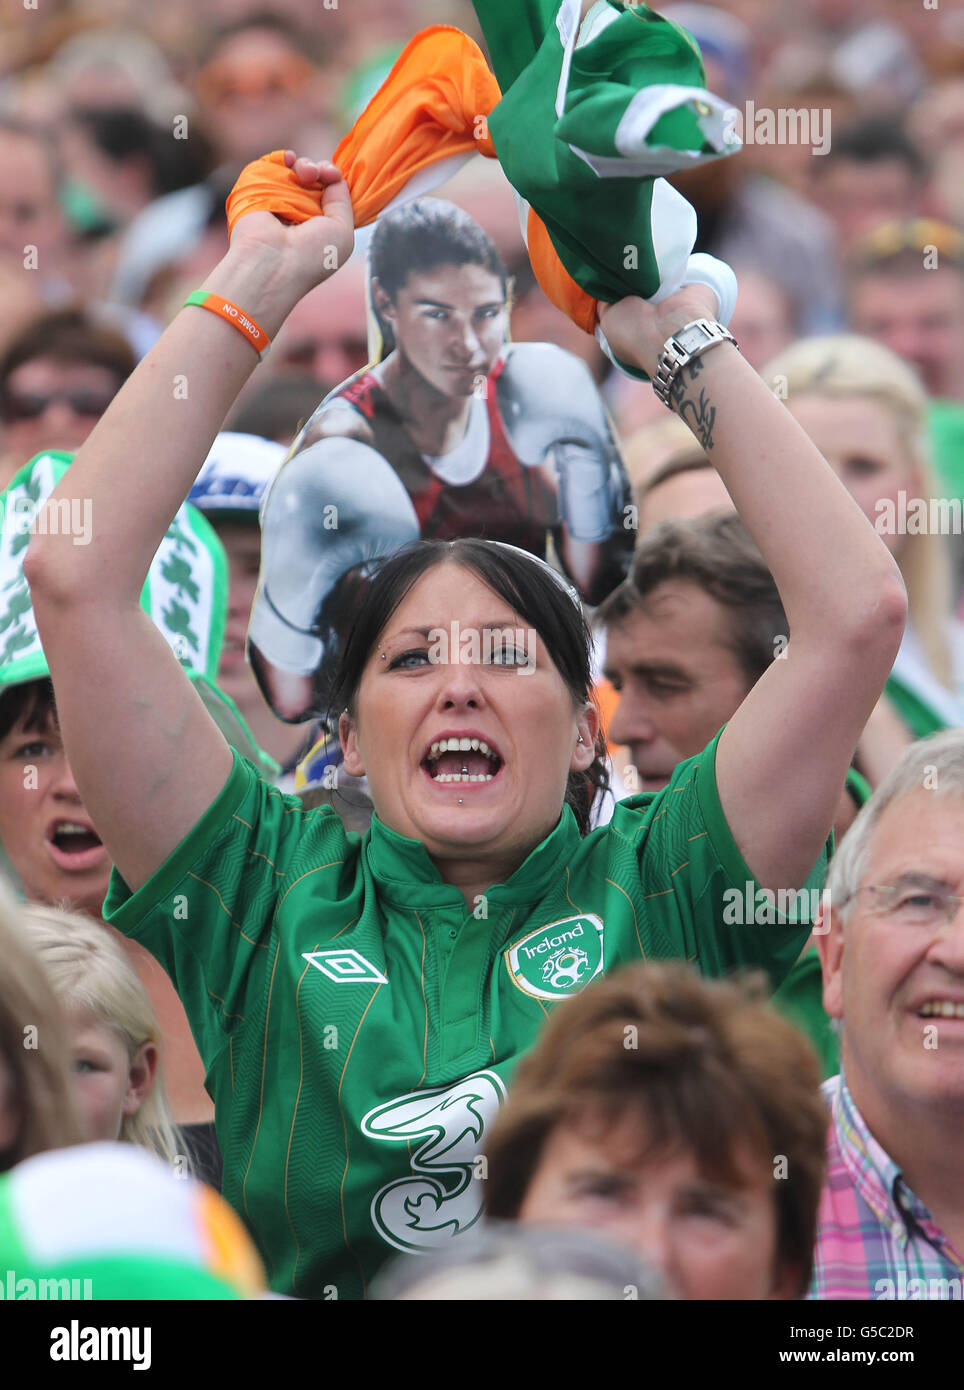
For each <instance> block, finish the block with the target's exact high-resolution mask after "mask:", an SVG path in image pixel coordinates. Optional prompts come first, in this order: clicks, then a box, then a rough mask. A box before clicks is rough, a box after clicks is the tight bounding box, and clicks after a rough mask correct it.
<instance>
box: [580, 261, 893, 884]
mask: <svg viewBox="0 0 964 1390" xmlns="http://www.w3.org/2000/svg"><path fill="white" fill-rule="evenodd" d="M714 310H715V304H714V303H713V296H712V294H711V292H709V291H707V290H705V289H704V288H703V287H701V286H691V287H689V288H688V289H684V290H681V291H679V293H678V294H676V295H673V296H672V297H671V298H669V299H667V300H665V301H664V303H663V304H661V305H659V306H658V307H654V306H652V305H649V304H646V303H644V302H643V300H641V299H626V300H623V301H622V302H621V303H620V304H617V305H612V306H610V307H609V308H607V309H604V310H603V311H602V314H601V322H602V326H603V331H604V332H605V334H606V337H607V339H608V341H609V343H610V345H611V346H612V347H613V348H614V350H615V351H616V353H617V355H619V356H623V354H625V360H627V361H633V362H635V363H638V364H639V365H640V366H641V367H642V368H643V369H644V370H645V371H647V372H648V373H649V374H650V375H652V374H653V373H654V371H655V368H656V362H657V358H658V355H659V352H660V350H661V348H662V345H663V343H664V342H665V341H666V339H667V338H669V337H670V336H671V335H672V334H673V333H675V332H678V331H679V330H680V329H681V328H682V327H683V325H684V324H686V323H689V322H690V321H692V320H693V319H695V318H712V317H713V316H714ZM676 385H677V387H678V389H677V390H676V392H675V393H674V408H675V409H676V411H677V413H678V414H679V415H680V417H681V418H682V419H683V420H684V421H685V422H686V424H687V425H688V426H689V427H690V429H691V430H692V431H693V433H694V435H695V436H696V438H697V440H698V441H699V443H700V444H701V446H702V447H703V448H704V449H705V450H706V452H707V453H708V455H709V458H710V460H711V462H712V463H713V464H714V465H715V467H716V469H717V471H718V472H719V474H720V476H721V478H722V479H723V481H724V483H725V484H726V486H727V489H728V491H729V493H730V495H731V497H732V498H733V501H734V503H735V504H736V507H737V510H738V511H739V513H740V515H741V516H742V518H743V520H744V521H745V522H746V525H747V528H748V529H749V531H750V533H751V534H752V536H753V538H754V540H755V541H756V543H757V545H758V546H759V548H760V551H761V553H762V555H763V558H764V559H765V560H766V562H767V565H768V566H769V568H770V571H771V573H772V575H773V578H774V580H775V581H776V585H777V588H778V589H779V592H780V597H781V599H782V600H783V607H784V611H785V612H786V615H787V623H788V626H789V629H790V631H789V634H788V636H789V639H790V640H789V644H788V646H787V647H786V650H785V652H784V653H783V654H782V656H780V657H778V659H777V660H775V661H773V662H772V664H771V665H770V667H769V668H768V669H767V671H766V673H765V674H764V675H763V676H762V677H761V678H760V680H758V681H757V683H756V685H755V686H754V687H753V689H752V690H751V691H750V693H749V695H747V697H746V699H745V700H744V701H743V703H742V705H741V706H740V708H739V709H738V710H737V712H736V714H734V716H733V718H732V719H731V720H730V722H729V724H728V725H727V728H726V730H725V732H724V733H723V736H722V738H721V739H720V742H719V747H718V751H717V765H716V773H717V785H718V789H719V794H720V800H721V803H722V806H723V810H724V812H725V814H726V818H727V822H728V824H729V826H730V830H731V832H732V834H733V837H734V839H735V840H736V842H737V844H738V846H739V847H740V850H741V852H742V854H743V858H744V859H745V861H746V863H747V865H748V867H749V868H750V870H751V871H752V872H753V874H754V876H755V877H756V879H757V881H758V882H759V883H760V884H761V885H762V886H763V887H766V888H772V889H780V888H785V889H795V888H798V887H800V886H801V884H802V883H803V882H804V880H805V878H806V876H807V874H808V873H809V871H810V869H811V868H812V867H813V864H814V862H815V861H816V859H817V857H818V855H819V852H820V848H821V845H822V843H823V841H824V840H825V839H826V837H827V835H828V834H829V832H830V828H831V826H832V824H833V820H834V811H835V808H836V806H837V803H838V801H839V798H840V792H841V788H842V786H843V782H844V778H845V776H846V772H847V768H848V766H849V764H850V760H851V758H852V757H853V753H854V749H855V747H856V745H857V741H858V739H859V738H860V736H861V732H862V730H863V728H864V725H865V723H866V722H867V719H868V718H869V716H870V714H871V712H872V710H873V709H874V706H875V705H876V703H877V700H878V698H879V696H880V693H881V691H882V690H883V687H884V683H885V681H886V680H887V677H888V675H889V674H890V669H891V666H892V665H893V661H894V658H895V656H896V654H897V649H898V647H899V645H900V639H901V635H902V633H903V628H904V619H905V616H906V595H905V593H904V587H903V581H902V579H901V576H900V571H899V570H898V568H897V565H896V563H895V562H894V560H893V558H892V556H891V555H890V553H889V552H888V550H887V548H886V546H885V545H884V544H883V542H882V541H881V540H880V538H879V537H878V536H877V534H876V533H875V531H874V529H873V527H872V526H871V525H870V523H869V522H868V521H867V519H866V518H865V517H864V515H863V513H862V512H861V511H860V509H859V507H858V506H857V504H856V503H855V502H854V500H853V498H852V497H851V496H850V494H849V493H848V492H847V490H846V488H845V487H844V486H843V484H842V483H841V482H840V481H839V480H838V479H837V477H836V475H835V474H834V472H833V470H832V469H831V468H830V466H829V465H828V464H827V462H826V461H825V459H824V458H823V456H822V455H821V454H820V453H819V452H818V451H817V449H816V447H815V446H814V445H813V444H812V443H811V441H810V440H809V438H808V437H807V435H806V434H805V433H804V431H803V430H802V429H801V427H800V426H799V425H798V424H797V422H796V421H795V420H794V419H793V417H792V416H791V414H790V412H789V411H788V410H787V409H786V407H785V406H784V405H783V404H782V403H781V402H780V401H779V400H778V399H777V398H776V397H775V396H774V395H773V394H772V393H771V391H770V390H769V388H768V387H767V386H766V385H765V383H764V382H763V381H762V380H761V378H760V377H759V376H758V375H757V373H756V372H755V371H754V370H753V368H752V367H751V366H750V365H749V363H748V362H746V361H745V360H744V358H743V357H741V355H740V353H739V351H738V350H737V349H736V348H735V347H734V346H732V344H729V343H723V344H719V345H716V346H714V347H712V348H710V349H709V350H708V351H706V352H705V353H704V354H703V356H701V357H699V358H697V359H695V360H694V361H693V362H692V363H691V364H690V366H689V367H684V368H683V370H682V373H681V377H680V378H677V383H676Z"/></svg>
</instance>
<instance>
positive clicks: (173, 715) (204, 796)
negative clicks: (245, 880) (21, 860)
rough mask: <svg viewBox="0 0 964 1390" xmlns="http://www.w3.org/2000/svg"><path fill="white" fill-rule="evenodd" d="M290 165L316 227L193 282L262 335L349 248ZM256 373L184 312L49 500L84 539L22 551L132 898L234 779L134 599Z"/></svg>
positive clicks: (238, 250) (275, 226)
mask: <svg viewBox="0 0 964 1390" xmlns="http://www.w3.org/2000/svg"><path fill="white" fill-rule="evenodd" d="M288 164H289V167H292V168H293V169H294V171H295V174H296V176H297V178H298V179H299V181H300V182H301V183H302V184H303V185H304V186H305V187H307V188H318V189H324V215H322V216H318V217H315V218H312V219H310V220H309V221H307V222H304V223H302V224H300V225H298V226H286V225H284V224H283V223H282V222H280V221H279V220H278V219H277V218H275V217H274V216H272V215H271V214H270V213H266V212H259V213H251V214H249V215H248V216H247V217H244V218H242V219H241V221H240V222H239V223H238V225H237V226H236V228H235V230H234V234H233V236H232V239H231V246H230V249H229V251H228V253H227V255H226V256H225V257H224V259H223V260H222V261H221V262H220V264H219V265H218V266H217V267H216V268H215V269H214V270H213V271H212V272H211V274H210V276H209V277H208V279H207V280H206V281H205V283H204V286H203V288H204V289H206V290H210V291H212V292H214V293H216V294H218V295H220V296H222V297H223V298H224V299H227V300H229V301H231V302H232V303H234V304H235V305H237V306H239V307H240V308H241V309H242V310H243V311H244V312H245V313H246V314H248V315H249V316H250V317H251V318H252V319H253V320H255V322H256V323H257V324H258V325H259V326H260V327H261V328H262V329H263V330H264V332H265V333H267V335H268V337H269V338H273V337H274V335H275V333H276V332H277V331H278V329H279V328H280V327H281V325H282V323H283V322H284V320H285V318H286V317H287V315H288V313H289V312H290V311H291V309H292V308H293V307H294V305H295V304H296V303H297V302H298V300H299V299H300V298H301V297H302V296H303V295H304V294H306V293H307V292H308V290H310V289H312V288H313V287H314V286H315V285H316V284H319V283H320V282H321V281H322V280H325V279H327V278H328V277H329V275H330V274H331V273H332V271H331V269H330V267H331V264H332V261H333V260H334V261H335V262H336V263H337V264H339V265H340V264H342V262H343V261H344V260H345V259H347V257H348V255H349V254H350V252H351V247H352V240H353V220H352V212H351V203H350V199H349V196H348V190H347V188H346V185H345V183H344V181H343V180H342V179H341V176H340V174H339V173H338V171H337V170H336V169H335V168H334V166H332V165H318V164H315V163H313V162H312V161H309V160H305V159H300V160H298V161H297V162H296V161H295V157H294V155H293V154H290V153H289V155H288ZM331 248H334V251H335V255H334V256H332V254H331ZM323 267H329V268H327V269H323ZM257 363H258V356H257V353H256V351H255V349H254V348H253V347H252V345H251V343H250V342H248V341H246V340H245V338H244V336H243V335H242V334H241V333H240V332H238V331H237V329H236V328H234V327H233V326H232V325H231V324H229V323H227V322H225V321H224V319H222V318H220V317H219V316H217V315H216V314H213V313H210V312H208V311H207V310H205V309H201V308H197V307H189V308H185V309H182V310H181V311H180V313H179V314H178V315H177V317H176V318H175V319H174V321H173V323H172V324H171V326H170V327H169V328H168V329H167V331H166V332H165V333H164V334H163V336H162V337H161V338H160V339H159V341H158V342H157V344H156V345H155V346H154V348H152V349H151V351H150V352H149V353H148V355H147V356H146V357H145V358H144V360H143V361H142V362H141V363H140V365H139V366H138V368H137V370H136V371H135V372H134V374H133V375H132V376H131V377H130V378H129V380H128V381H127V383H126V384H125V385H124V387H123V389H122V390H121V391H120V392H119V393H118V395H117V397H116V398H115V400H114V401H113V403H112V404H111V406H110V408H109V409H108V410H107V412H106V413H105V414H104V416H103V417H102V419H101V420H100V422H99V423H98V424H97V426H96V428H95V429H94V431H93V433H92V434H91V435H90V437H89V438H88V440H87V442H86V443H85V444H84V445H83V447H82V448H81V449H80V451H79V453H78V454H77V457H76V458H75V459H74V462H73V463H72V464H71V466H70V468H69V469H68V470H67V473H66V474H65V475H64V478H63V480H62V481H61V483H60V486H59V487H58V488H57V490H56V492H55V493H54V495H53V496H54V499H57V498H75V497H76V498H83V499H88V498H89V499H90V502H91V507H92V517H93V539H92V541H91V543H90V544H89V545H87V546H75V545H73V544H72V543H71V538H70V537H69V536H67V535H57V534H56V528H51V532H52V534H50V535H42V534H38V535H35V536H34V537H33V539H32V540H31V544H30V550H29V552H28V555H27V561H26V575H27V579H28V581H29V583H30V588H31V594H32V598H33V605H34V612H35V614H36V618H37V625H38V628H39V630H40V636H41V640H42V642H43V646H44V650H45V652H46V655H47V660H48V663H49V665H50V673H51V677H52V679H53V683H54V689H55V692H56V697H57V709H58V713H59V717H60V723H61V729H62V731H63V736H64V744H65V747H66V750H67V754H68V756H69V759H70V763H71V767H72V769H73V772H74V776H75V778H76V782H77V787H78V790H79V791H80V794H81V797H82V798H83V801H84V804H85V806H86V807H87V810H88V812H89V813H90V815H91V817H92V819H93V821H94V824H95V825H96V826H97V830H98V833H99V834H100V836H101V838H102V839H103V841H104V843H105V845H106V846H107V848H108V850H109V852H110V854H111V856H112V858H113V860H114V863H115V864H116V865H117V867H118V869H119V870H120V872H121V874H122V875H123V876H124V878H125V879H126V880H127V882H128V884H129V885H130V886H131V887H132V888H137V887H139V886H140V884H142V883H143V882H145V881H146V880H147V879H148V878H149V877H150V876H151V874H152V873H153V872H154V871H155V870H156V869H157V868H158V867H159V866H160V865H161V864H162V863H163V862H164V860H165V859H166V858H167V857H168V855H169V854H170V853H171V851H172V850H173V849H174V848H175V847H176V846H177V845H178V844H179V843H180V841H181V840H182V839H183V838H184V836H185V835H186V834H187V832H188V831H189V830H190V829H191V827H192V826H193V825H194V823H195V822H196V821H197V820H198V818H199V817H200V816H201V814H202V813H203V812H204V811H205V810H206V808H207V807H208V806H209V805H210V804H211V802H212V801H213V800H214V798H215V797H216V796H217V794H218V792H219V791H220V790H221V788H222V787H223V786H224V783H225V781H226V780H227V776H228V773H229V771H230V767H231V754H230V750H229V749H228V747H227V744H226V743H225V742H224V740H223V739H222V737H221V735H220V733H219V732H218V730H217V729H216V727H215V725H214V724H213V722H212V721H211V719H210V718H209V716H208V715H207V713H206V711H205V709H204V707H203V705H202V703H201V700H200V698H199V697H198V696H197V695H196V693H195V691H194V690H193V688H192V686H191V684H190V681H189V680H188V679H187V677H186V676H185V674H184V672H183V671H182V670H181V667H180V665H179V664H178V661H177V659H176V658H175V656H174V654H173V653H172V652H171V650H170V648H169V647H168V645H167V643H166V642H165V640H164V638H163V637H162V636H161V634H160V632H159V631H158V630H157V629H156V628H155V627H154V625H153V623H152V622H151V620H150V618H149V617H148V616H147V615H146V614H145V613H144V612H143V610H142V609H141V607H140V602H139V600H140V593H141V589H142V587H143V583H144V579H145V576H146V574H147V571H148V568H149V566H150V563H151V560H152V559H153V557H154V554H155V551H156V550H157V547H158V545H159V544H160V542H161V539H162V537H163V535H164V533H165V531H166V529H167V527H168V525H169V524H170V522H171V519H172V518H173V516H174V515H175V513H176V511H177V509H178V507H179V506H180V505H181V503H182V502H183V501H184V498H185V497H186V496H187V494H188V492H189V490H190V488H191V485H192V483H193V482H194V479H195V478H196V477H197V474H198V472H199V470H200V468H201V465H202V463H203V462H204V459H205V458H206V456H207V454H208V452H209V450H210V448H211V445H212V443H213V441H214V437H215V435H216V434H217V432H218V430H219V429H220V427H221V424H222V422H223V420H224V417H225V415H226V413H227V411H228V409H229V407H230V406H231V404H232V402H233V401H234V398H235V396H236V395H237V393H238V391H239V390H240V388H241V387H242V385H243V384H244V382H245V381H246V380H247V378H248V376H249V375H250V374H251V372H252V371H253V370H254V368H255V366H256V365H257ZM43 529H44V528H42V527H41V528H40V530H41V531H42V530H43Z"/></svg>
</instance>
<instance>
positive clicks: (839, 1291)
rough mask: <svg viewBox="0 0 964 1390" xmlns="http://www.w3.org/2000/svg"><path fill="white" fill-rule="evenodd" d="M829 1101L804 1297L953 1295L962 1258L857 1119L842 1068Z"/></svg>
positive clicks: (826, 1088)
mask: <svg viewBox="0 0 964 1390" xmlns="http://www.w3.org/2000/svg"><path fill="white" fill-rule="evenodd" d="M823 1093H824V1096H825V1097H826V1098H827V1100H828V1102H829V1104H830V1112H831V1124H830V1131H829V1135H828V1139H827V1158H828V1166H827V1178H826V1182H825V1184H824V1189H823V1192H822V1193H821V1197H820V1211H819V1214H818V1218H817V1244H816V1248H815V1250H814V1258H813V1278H812V1280H811V1283H810V1291H809V1293H808V1295H807V1297H808V1298H821V1299H822V1298H832V1299H849V1298H862V1299H881V1298H890V1299H922V1298H958V1299H959V1298H961V1296H962V1292H964V1289H962V1283H964V1281H962V1275H964V1260H962V1259H961V1257H960V1255H958V1253H957V1251H956V1250H955V1249H954V1247H953V1246H952V1245H951V1243H950V1241H949V1240H948V1238H947V1236H945V1235H944V1234H943V1232H942V1231H941V1230H939V1228H938V1227H937V1226H936V1225H935V1223H934V1218H933V1217H932V1216H931V1214H930V1212H929V1211H928V1210H927V1208H926V1207H925V1206H924V1203H923V1202H922V1201H921V1200H920V1198H918V1197H915V1196H914V1194H913V1192H911V1190H910V1188H909V1187H908V1186H907V1184H906V1183H905V1182H904V1179H903V1177H902V1176H901V1172H900V1169H899V1168H898V1167H897V1164H896V1163H894V1161H893V1159H891V1158H888V1156H887V1154H885V1153H884V1151H883V1149H882V1148H881V1147H880V1145H879V1144H878V1143H877V1140H876V1139H875V1138H874V1137H873V1135H872V1134H871V1133H870V1130H869V1129H868V1128H867V1126H866V1124H865V1123H864V1119H863V1116H862V1115H861V1114H860V1111H859V1110H858V1109H857V1107H856V1105H855V1104H854V1102H853V1097H852V1096H851V1094H850V1092H849V1090H848V1089H847V1084H846V1082H845V1081H844V1078H843V1075H842V1074H841V1075H840V1076H834V1077H831V1079H830V1080H829V1081H825V1082H824V1085H823Z"/></svg>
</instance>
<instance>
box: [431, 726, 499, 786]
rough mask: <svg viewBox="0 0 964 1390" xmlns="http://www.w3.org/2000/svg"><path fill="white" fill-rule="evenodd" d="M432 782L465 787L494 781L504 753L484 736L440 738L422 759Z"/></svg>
mask: <svg viewBox="0 0 964 1390" xmlns="http://www.w3.org/2000/svg"><path fill="white" fill-rule="evenodd" d="M421 767H422V771H423V772H424V773H425V774H426V776H427V777H429V778H430V779H431V780H432V781H433V782H436V783H439V784H446V783H454V784H456V785H459V786H464V785H466V784H468V783H475V784H476V785H479V784H485V783H489V782H494V781H495V779H496V777H498V775H499V772H500V771H501V769H502V767H503V761H502V757H501V755H500V754H499V753H498V752H496V750H495V749H494V748H492V747H491V746H490V745H489V744H488V743H486V741H485V740H484V739H481V738H476V737H474V736H468V737H467V736H465V735H459V736H458V737H456V736H454V735H453V736H451V737H449V738H440V739H437V740H436V741H435V742H434V743H433V744H432V745H431V746H430V748H429V750H428V752H427V753H426V754H425V757H424V758H423V759H422V762H421Z"/></svg>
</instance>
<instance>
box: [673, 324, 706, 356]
mask: <svg viewBox="0 0 964 1390" xmlns="http://www.w3.org/2000/svg"><path fill="white" fill-rule="evenodd" d="M712 336H713V335H712V334H711V333H707V331H706V329H705V328H700V327H699V326H698V325H697V324H695V323H694V324H688V325H687V326H686V328H684V329H683V330H682V332H680V333H677V335H676V341H677V342H678V343H679V345H680V347H681V348H682V349H683V351H684V352H692V351H693V349H694V348H698V347H702V346H703V344H704V343H705V342H707V341H708V340H709V339H710V338H711V337H712Z"/></svg>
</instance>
